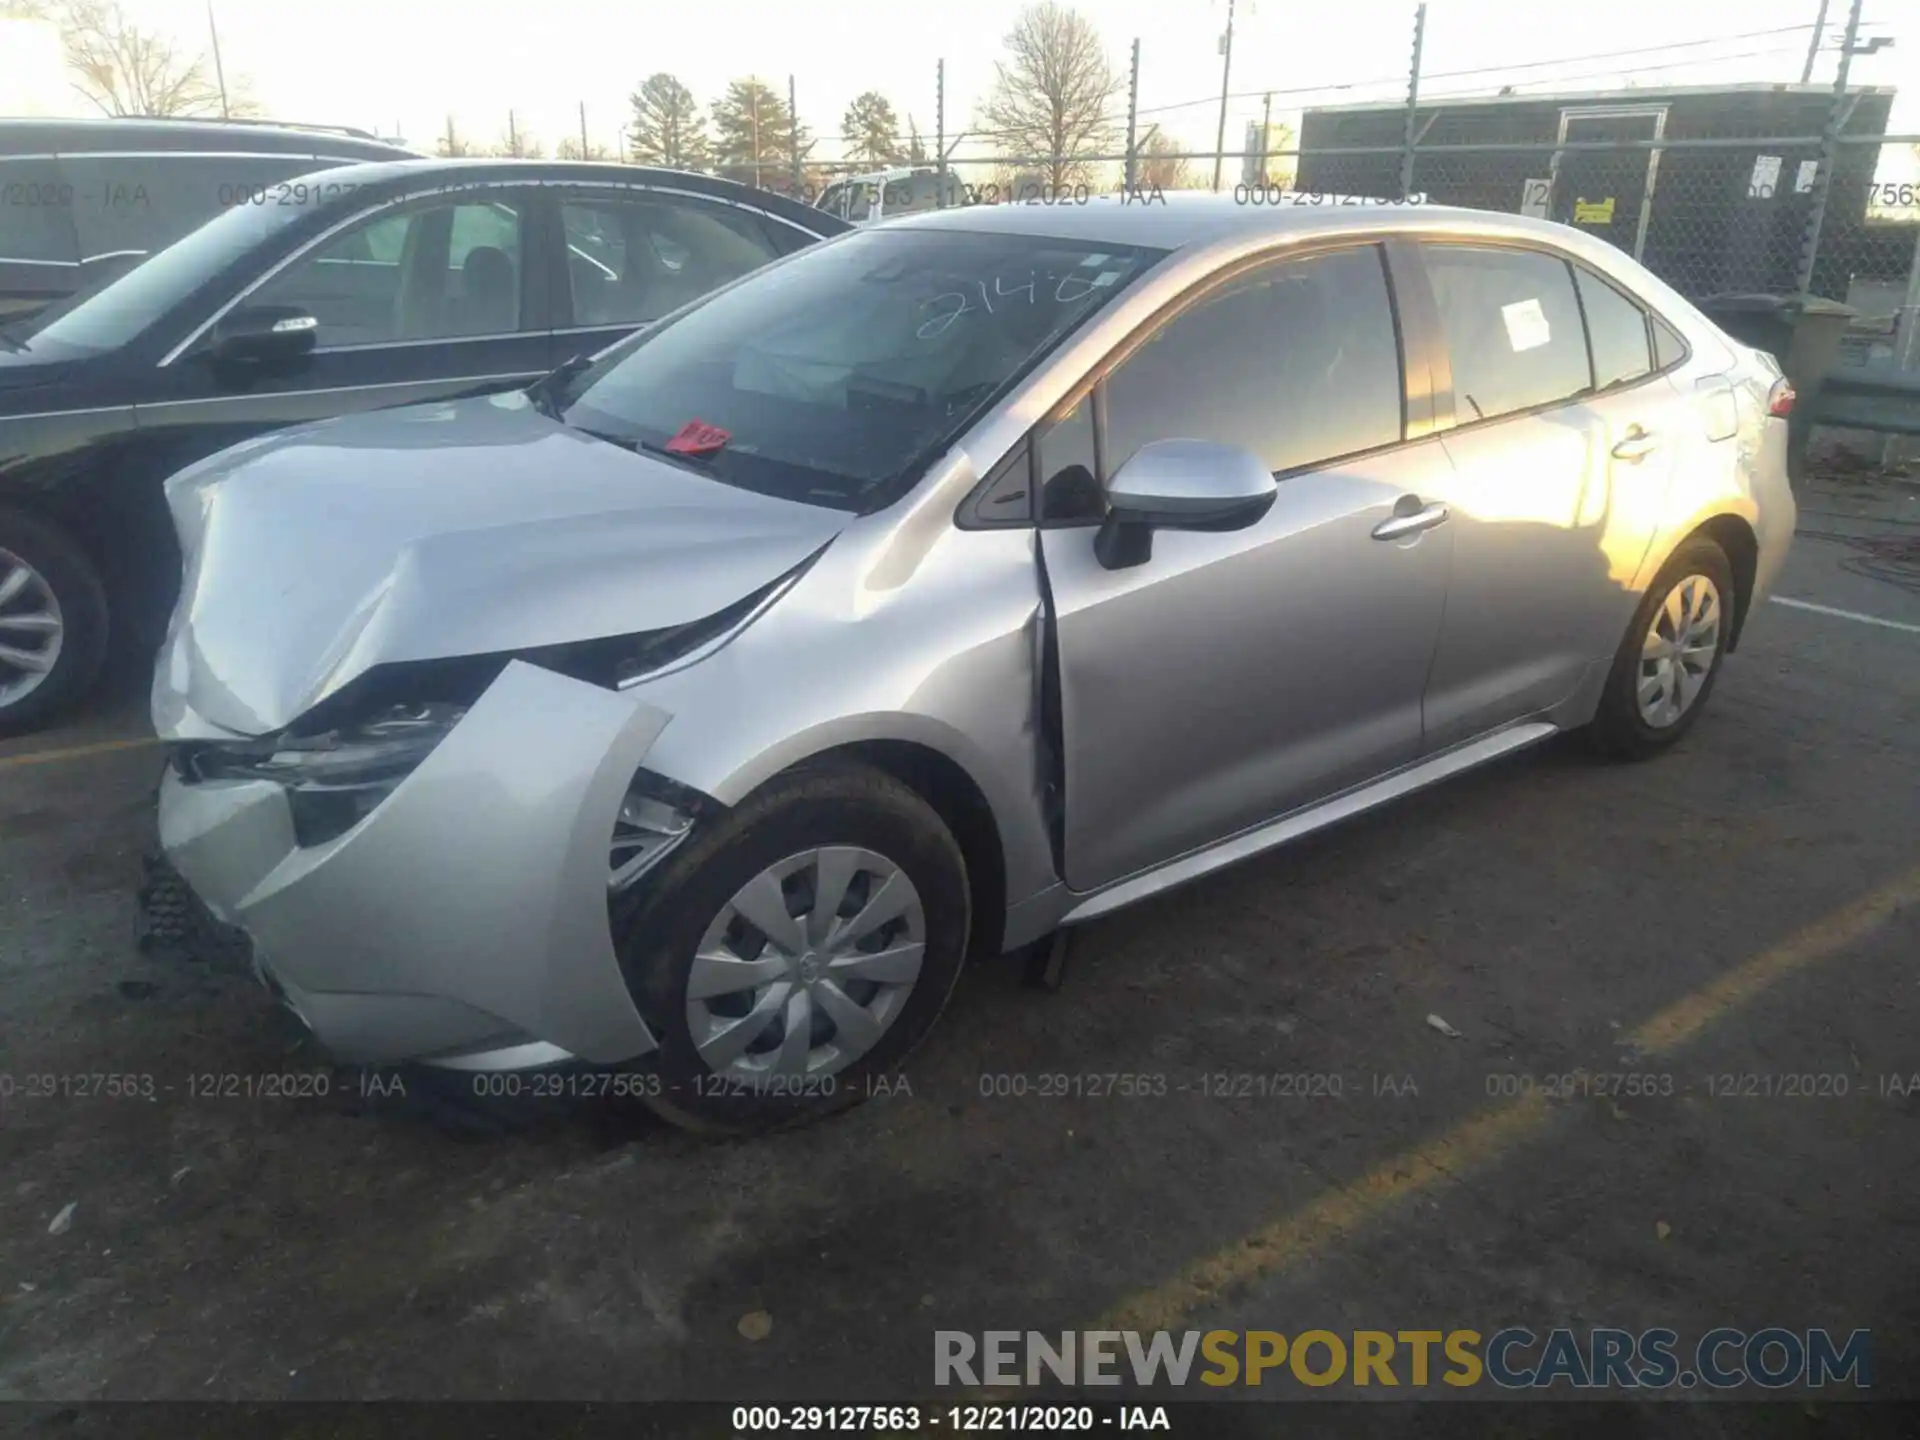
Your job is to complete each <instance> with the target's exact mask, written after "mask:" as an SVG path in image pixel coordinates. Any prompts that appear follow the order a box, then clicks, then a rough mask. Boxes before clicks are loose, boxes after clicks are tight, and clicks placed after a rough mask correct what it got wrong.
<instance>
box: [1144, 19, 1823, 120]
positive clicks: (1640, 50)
mask: <svg viewBox="0 0 1920 1440" xmlns="http://www.w3.org/2000/svg"><path fill="white" fill-rule="evenodd" d="M1812 28H1813V27H1812V26H1811V25H1781V26H1776V27H1775V28H1773V29H1771V30H1747V31H1741V32H1739V33H1737V34H1733V35H1715V36H1711V37H1708V38H1705V39H1700V40H1675V41H1671V42H1669V43H1668V44H1664V45H1643V46H1639V47H1637V48H1635V49H1632V50H1611V51H1601V52H1600V53H1599V54H1597V55H1569V56H1564V57H1562V58H1560V59H1556V60H1522V61H1516V62H1514V63H1513V64H1511V65H1481V66H1476V67H1474V68H1472V69H1467V70H1435V71H1429V72H1427V73H1425V74H1422V75H1421V77H1420V82H1421V84H1422V85H1424V84H1426V82H1427V81H1429V80H1456V79H1461V78H1465V77H1468V76H1475V75H1505V74H1509V73H1511V72H1513V71H1516V70H1540V69H1545V68H1547V67H1549V66H1554V65H1584V64H1588V63H1590V62H1592V61H1595V60H1611V59H1634V58H1638V57H1640V56H1646V55H1658V54H1662V53H1664V52H1666V51H1668V50H1689V49H1698V48H1700V47H1701V46H1705V45H1726V44H1729V43H1731V42H1733V41H1736V40H1759V39H1766V38H1770V37H1773V36H1777V35H1791V34H1796V33H1798V32H1800V31H1805V30H1811V29H1812ZM1798 49H1799V47H1798V46H1797V45H1796V46H1795V47H1794V50H1795V52H1796V53H1797V52H1798ZM1772 53H1775V52H1774V51H1771V50H1768V51H1742V52H1739V53H1737V54H1732V55H1721V56H1703V57H1700V58H1697V59H1687V60H1676V61H1673V62H1671V63H1669V64H1666V65H1654V66H1647V67H1640V69H1654V70H1659V69H1671V68H1673V66H1674V65H1711V64H1717V63H1719V62H1720V61H1722V60H1743V59H1748V58H1751V57H1752V56H1753V55H1755V54H1772ZM1596 73H1600V74H1619V75H1630V74H1636V73H1640V70H1637V69H1630V68H1620V69H1614V70H1607V71H1601V72H1596ZM1406 78H1407V77H1406V75H1405V74H1400V75H1383V76H1380V77H1378V78H1375V79H1370V80H1344V81H1337V82H1335V83H1333V84H1329V85H1301V86H1294V87H1291V88H1287V87H1274V88H1265V87H1263V88H1261V89H1259V90H1240V91H1235V92H1234V93H1233V94H1231V95H1230V96H1228V97H1227V98H1229V99H1231V100H1257V99H1260V98H1261V97H1263V96H1266V95H1318V94H1325V93H1329V92H1334V91H1342V90H1358V89H1362V88H1364V87H1366V86H1369V85H1403V84H1405V83H1406ZM1519 83H1521V84H1539V83H1542V82H1540V81H1521V82H1519ZM1218 99H1219V97H1218V96H1215V95H1207V96H1203V97H1201V98H1200V99H1197V100H1178V101H1175V102H1174V103H1172V104H1169V105H1148V106H1143V107H1141V110H1140V113H1141V114H1142V115H1159V114H1164V113H1165V112H1166V111H1169V110H1187V109H1191V108H1193V107H1194V106H1197V105H1212V104H1215V103H1217V101H1218Z"/></svg>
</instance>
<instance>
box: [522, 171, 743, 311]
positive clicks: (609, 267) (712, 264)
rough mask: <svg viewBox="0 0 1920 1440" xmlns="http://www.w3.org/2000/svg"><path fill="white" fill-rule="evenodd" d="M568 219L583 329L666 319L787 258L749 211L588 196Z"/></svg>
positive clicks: (570, 264)
mask: <svg viewBox="0 0 1920 1440" xmlns="http://www.w3.org/2000/svg"><path fill="white" fill-rule="evenodd" d="M560 219H561V224H562V227H563V228H564V229H565V232H566V239H567V276H568V280H569V283H570V284H571V286H572V291H573V323H574V324H575V325H580V326H594V325H640V324H644V323H646V322H648V321H651V320H658V319H659V318H660V317H661V316H662V315H666V314H670V313H671V312H673V311H675V310H678V309H679V308H680V307H681V306H682V305H684V304H686V303H687V302H688V301H689V300H697V299H699V298H700V297H701V296H702V295H704V294H706V293H707V292H708V291H709V290H714V289H718V288H719V287H720V286H722V285H724V284H726V283H727V282H728V281H729V280H736V279H738V278H739V277H740V276H742V275H744V274H746V273H747V272H748V271H749V270H757V269H759V268H760V267H761V266H762V265H765V264H766V263H767V262H768V261H770V260H773V259H775V258H777V256H778V253H779V252H778V251H776V250H775V249H774V246H773V242H772V241H771V240H770V239H769V238H768V236H767V233H766V231H764V230H763V229H762V228H761V227H760V226H759V225H758V224H756V223H755V221H754V218H753V217H752V216H751V215H749V214H747V213H746V212H744V211H740V210H735V209H733V208H731V207H730V206H725V205H706V204H702V203H700V202H698V201H691V200H685V199H680V198H669V197H667V196H660V195H646V196H641V195H636V196H632V197H611V196H608V197H599V196H596V197H593V198H591V199H589V198H586V197H581V198H579V199H572V200H568V201H567V202H566V203H565V204H563V205H562V206H561V207H560Z"/></svg>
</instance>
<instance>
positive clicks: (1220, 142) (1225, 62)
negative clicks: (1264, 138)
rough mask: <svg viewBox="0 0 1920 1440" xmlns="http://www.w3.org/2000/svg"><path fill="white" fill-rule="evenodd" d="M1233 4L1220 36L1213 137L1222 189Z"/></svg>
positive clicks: (1216, 182)
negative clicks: (1217, 120) (1216, 123)
mask: <svg viewBox="0 0 1920 1440" xmlns="http://www.w3.org/2000/svg"><path fill="white" fill-rule="evenodd" d="M1233 4H1234V0H1227V32H1226V34H1224V35H1222V36H1221V37H1220V56H1221V59H1220V128H1219V129H1218V130H1217V131H1216V132H1215V133H1214V137H1213V188H1214V190H1215V191H1218V190H1219V189H1220V166H1221V163H1222V162H1223V161H1225V159H1226V158H1227V83H1228V81H1229V79H1230V78H1231V77H1232V75H1233Z"/></svg>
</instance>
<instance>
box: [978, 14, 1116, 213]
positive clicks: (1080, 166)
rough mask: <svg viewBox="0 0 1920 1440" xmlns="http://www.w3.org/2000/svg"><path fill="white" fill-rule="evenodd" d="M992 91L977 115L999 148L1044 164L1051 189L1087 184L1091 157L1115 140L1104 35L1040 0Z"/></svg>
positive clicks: (1017, 25)
mask: <svg viewBox="0 0 1920 1440" xmlns="http://www.w3.org/2000/svg"><path fill="white" fill-rule="evenodd" d="M1006 46H1007V58H1006V59H1005V60H999V61H995V62H994V67H993V68H994V83H993V91H992V93H991V94H990V95H989V96H988V97H987V103H986V104H985V105H984V106H983V107H982V108H981V111H980V124H981V128H982V129H984V130H986V131H988V132H989V133H990V138H991V140H992V141H993V144H994V148H996V149H998V150H1001V151H1002V152H1004V153H1009V154H1014V155H1021V156H1027V157H1031V158H1032V159H1033V160H1035V162H1036V163H1040V162H1044V163H1045V165H1046V175H1047V180H1048V183H1049V184H1051V185H1052V186H1053V187H1055V188H1058V187H1060V186H1062V185H1067V184H1070V183H1075V182H1079V181H1084V180H1087V179H1089V178H1090V172H1091V169H1092V167H1091V165H1090V164H1089V163H1088V161H1087V159H1086V157H1088V156H1091V155H1098V154H1100V153H1101V152H1102V151H1103V150H1104V149H1106V148H1107V147H1108V146H1109V145H1110V144H1111V143H1112V141H1113V137H1114V131H1115V128H1116V127H1115V125H1114V123H1113V121H1112V119H1110V118H1109V116H1108V114H1107V106H1108V104H1109V102H1110V101H1111V100H1112V99H1113V97H1114V95H1115V94H1116V93H1117V92H1118V90H1119V82H1118V80H1117V79H1116V78H1115V76H1114V73H1113V67H1112V66H1111V65H1109V64H1108V63H1107V54H1106V49H1105V47H1104V46H1103V45H1102V44H1101V43H1100V33H1099V32H1098V31H1097V30H1095V29H1094V28H1093V22H1092V21H1090V20H1088V19H1087V18H1086V16H1084V15H1082V14H1081V13H1080V12H1079V11H1078V10H1075V9H1072V8H1071V7H1069V6H1066V5H1063V4H1060V3H1059V0H1040V3H1038V4H1035V5H1029V6H1028V7H1027V8H1026V9H1024V10H1022V11H1021V12H1020V18H1019V19H1018V20H1016V21H1015V22H1014V26H1013V29H1012V30H1010V31H1009V32H1008V33H1007V38H1006Z"/></svg>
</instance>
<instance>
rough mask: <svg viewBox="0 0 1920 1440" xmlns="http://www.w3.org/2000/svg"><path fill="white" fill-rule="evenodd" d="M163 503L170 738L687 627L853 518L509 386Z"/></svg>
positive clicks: (261, 462) (357, 420) (252, 726)
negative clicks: (168, 558) (784, 496)
mask: <svg viewBox="0 0 1920 1440" xmlns="http://www.w3.org/2000/svg"><path fill="white" fill-rule="evenodd" d="M167 500H168V503H169V505H170V506H171V507H172V510H173V516H174V524H175V526H176V528H177V529H178V531H179V534H180V544H181V550H182V553H183V557H184V561H185V566H184V568H185V582H184V586H183V589H182V592H181V596H180V601H179V604H178V606H177V607H176V609H175V611H174V615H173V622H172V625H171V628H170V629H169V631H168V635H167V643H166V646H165V648H164V649H163V650H162V651H161V654H160V660H159V664H158V667H157V669H156V671H155V675H154V685H153V712H154V724H155V727H156V729H157V730H158V731H159V733H160V735H161V737H162V738H163V739H164V738H185V737H187V736H189V735H192V734H196V733H204V730H205V727H204V725H202V724H196V721H199V722H211V724H212V725H214V726H218V727H220V728H221V729H224V730H226V731H230V732H233V733H238V734H245V735H260V734H267V733H270V732H272V731H276V730H279V729H282V728H284V727H285V726H286V725H287V724H288V723H290V722H291V721H293V720H294V719H296V718H298V717H299V716H300V715H301V714H302V713H303V712H305V711H306V710H308V709H310V708H311V707H312V706H313V705H315V704H316V703H318V702H319V701H320V700H322V699H324V698H325V697H326V696H327V695H329V694H331V693H333V692H334V691H335V690H338V689H339V688H340V687H341V686H342V685H345V684H346V683H347V682H348V681H350V680H352V679H353V678H354V677H355V676H357V675H359V674H361V673H363V672H365V671H366V670H369V669H371V668H372V667H373V666H376V665H383V664H389V663H393V662H396V661H411V660H428V659H437V658H442V657H451V656H460V655H482V654H492V653H497V652H501V651H513V650H523V649H529V648H533V647H537V646H545V645H556V644H563V643H568V642H572V641H579V640H592V639H598V638H601V637H603V636H610V635H624V634H633V633H637V632H641V631H648V630H661V629H666V628H669V627H672V626H676V625H684V624H688V623H690V622H692V621H695V620H700V619H703V618H705V617H706V616H709V615H712V614H714V613H715V612H716V611H719V610H723V609H725V608H726V607H727V606H728V605H731V604H733V603H734V602H735V601H737V600H740V599H742V598H744V597H746V596H747V595H750V594H752V593H753V592H754V591H755V590H758V589H759V588H761V587H762V586H764V585H766V584H767V583H769V582H770V581H772V580H774V579H776V578H777V577H779V576H780V575H781V574H783V573H784V572H785V571H787V570H789V569H791V568H792V567H793V566H795V565H797V564H798V563H800V561H802V560H804V559H805V558H806V557H807V556H808V555H810V554H812V553H813V552H814V551H816V550H818V549H819V548H820V547H821V546H823V545H824V544H826V543H827V542H828V541H829V540H831V539H832V538H833V537H834V536H835V535H836V534H838V533H839V532H840V530H841V529H843V528H844V527H845V526H846V524H847V523H848V522H849V521H850V520H851V519H852V518H853V517H852V516H851V515H850V514H847V513H845V512H842V511H836V510H828V509H824V508H822V507H819V506H813V505H802V504H798V503H795V502H792V501H787V500H779V499H774V498H771V497H769V496H765V495H757V494H754V493H752V492H750V491H745V490H739V489H736V488H734V487H731V486H728V485H723V484H721V483H719V482H718V481H714V480H707V479H703V478H702V477H701V476H699V475H696V474H692V473H690V472H687V471H684V470H681V469H679V468H678V467H676V466H673V465H670V464H667V463H665V462H663V461H659V460H655V459H653V458H651V457H648V456H645V455H635V454H633V453H631V452H629V451H626V450H623V449H621V448H619V447H618V446H614V445H609V444H605V443H603V442H601V441H598V440H594V439H593V438H591V437H590V436H587V435H583V434H581V433H580V432H579V431H577V430H571V429H568V428H567V427H566V426H564V425H561V424H559V423H557V422H555V421H553V420H550V419H548V418H547V417H546V416H544V415H542V414H540V412H539V411H538V410H536V409H534V408H533V406H532V404H531V403H530V402H528V400H527V399H526V398H525V397H524V396H522V395H519V394H512V395H499V396H492V397H488V398H485V399H478V400H464V401H455V402H451V403H445V404H432V405H419V406H412V407H409V408H406V409H400V410H390V411H384V412H379V413H375V414H371V415H360V416H351V417H347V418H344V419H340V420H330V421H325V422H323V423H321V424H318V425H310V426H303V427H300V428H298V429H294V430H286V431H281V432H279V433H277V434H274V435H268V436H264V437H261V438H259V439H256V440H251V441H247V442H245V443H243V444H241V445H237V446H235V447H234V448H232V449H230V450H226V451H223V452H222V453H220V454H218V455H215V456H213V457H211V458H209V459H207V460H205V461H202V462H200V463H199V464H197V465H194V466H191V467H189V468H188V469H186V470H183V471H181V472H180V473H179V474H178V475H176V476H174V477H173V478H172V479H171V480H169V481H168V482H167Z"/></svg>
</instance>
